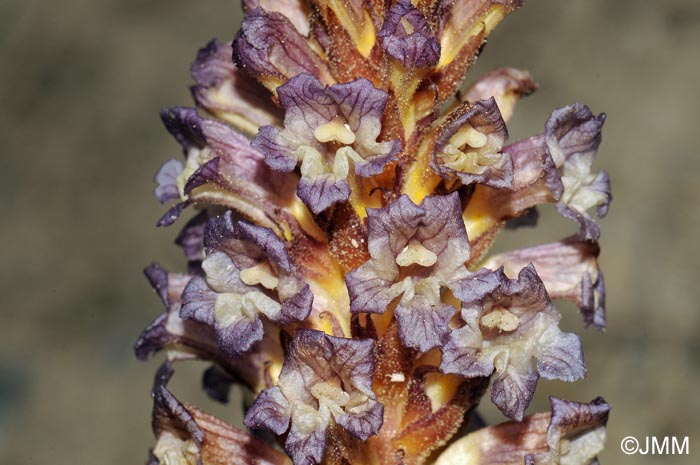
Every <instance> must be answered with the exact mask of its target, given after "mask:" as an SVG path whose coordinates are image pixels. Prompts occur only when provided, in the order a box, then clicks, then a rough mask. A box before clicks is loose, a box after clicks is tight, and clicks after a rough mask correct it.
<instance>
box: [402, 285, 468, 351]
mask: <svg viewBox="0 0 700 465" xmlns="http://www.w3.org/2000/svg"><path fill="white" fill-rule="evenodd" d="M454 313H455V308H454V307H452V306H450V305H444V304H440V303H438V304H433V303H431V302H430V301H429V299H427V298H426V297H424V296H421V295H416V296H415V297H414V298H413V299H411V300H410V301H409V302H407V303H406V304H404V303H403V302H401V303H400V304H399V305H398V306H397V307H396V310H395V311H394V315H395V316H396V321H397V322H398V325H399V335H400V336H401V341H402V342H403V343H404V344H405V345H406V346H408V347H411V348H413V349H416V350H418V351H419V352H422V353H424V352H428V351H429V350H430V349H434V348H435V347H439V346H440V345H441V344H442V343H443V342H444V340H445V338H446V337H447V335H448V334H449V332H450V330H449V327H448V323H449V322H450V319H451V318H452V315H454Z"/></svg>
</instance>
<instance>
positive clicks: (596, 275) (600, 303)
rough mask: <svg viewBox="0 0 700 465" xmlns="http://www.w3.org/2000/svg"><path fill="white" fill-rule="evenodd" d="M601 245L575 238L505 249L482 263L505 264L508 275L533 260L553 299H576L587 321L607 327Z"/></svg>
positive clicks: (489, 264)
mask: <svg viewBox="0 0 700 465" xmlns="http://www.w3.org/2000/svg"><path fill="white" fill-rule="evenodd" d="M599 252H600V248H599V247H598V244H597V243H595V242H589V241H581V240H579V239H578V238H576V237H571V238H568V239H564V240H562V241H559V242H554V243H551V244H544V245H539V246H536V247H529V248H526V249H519V250H514V251H511V252H505V253H502V254H499V255H495V256H493V257H490V258H489V259H488V260H487V261H486V262H484V263H483V266H484V267H486V268H491V269H494V270H495V269H497V268H499V267H501V266H502V267H504V270H505V273H506V274H507V275H509V276H516V275H517V274H518V272H519V271H520V270H521V269H523V268H524V267H525V266H527V265H528V264H529V263H532V264H533V265H534V267H535V268H536V269H537V274H538V275H539V277H540V278H541V279H542V282H543V283H544V286H545V288H546V289H547V293H548V294H549V296H550V297H551V298H552V299H565V300H570V301H572V302H575V303H576V304H577V305H578V307H579V308H580V310H581V315H582V316H583V320H584V323H585V324H586V325H587V326H588V325H593V326H594V327H596V328H598V329H604V328H605V283H604V280H603V273H602V271H600V267H599V266H598V254H599Z"/></svg>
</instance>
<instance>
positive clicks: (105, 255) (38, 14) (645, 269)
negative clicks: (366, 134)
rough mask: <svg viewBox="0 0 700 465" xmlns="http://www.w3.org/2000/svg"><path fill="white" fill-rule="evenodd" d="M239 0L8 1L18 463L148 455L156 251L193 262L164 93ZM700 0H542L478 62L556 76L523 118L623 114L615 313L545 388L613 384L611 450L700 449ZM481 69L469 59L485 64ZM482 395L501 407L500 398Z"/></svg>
mask: <svg viewBox="0 0 700 465" xmlns="http://www.w3.org/2000/svg"><path fill="white" fill-rule="evenodd" d="M239 21H240V14H239V6H238V4H237V2H236V1H223V0H201V1H198V2H192V1H185V0H167V1H166V0H149V1H144V0H102V1H94V0H72V1H71V2H70V3H69V2H41V1H38V0H21V1H20V0H4V1H2V2H0V83H1V85H0V153H1V155H0V160H1V161H0V192H1V194H0V202H1V203H0V205H1V206H2V215H1V216H0V218H1V219H0V244H2V246H0V299H1V300H0V302H2V314H1V316H2V321H1V322H0V341H1V344H2V345H1V347H2V350H0V463H3V464H4V463H7V464H18V465H19V464H43V463H51V464H53V465H62V464H71V465H72V464H90V463H94V464H98V463H99V464H102V465H110V464H115V465H116V464H120V465H123V464H138V463H142V462H143V461H144V459H145V457H146V453H147V449H148V447H149V446H150V445H151V444H152V443H153V438H152V435H151V432H150V430H149V418H150V406H151V401H150V398H149V389H150V384H151V379H152V375H153V373H154V370H155V368H156V367H157V364H158V362H157V361H155V360H153V361H151V362H150V363H146V364H142V363H139V362H137V361H136V360H135V359H134V357H133V355H132V351H131V344H132V343H133V341H134V340H135V339H136V337H137V336H138V334H139V332H140V331H141V329H142V328H143V327H144V326H145V325H146V324H147V323H148V322H149V321H150V320H151V319H152V318H153V317H155V316H156V315H157V314H158V313H159V312H160V311H161V307H160V303H159V301H158V299H157V298H156V297H155V295H153V294H152V292H151V290H150V289H149V287H148V285H147V283H146V281H145V279H143V277H142V275H141V268H142V267H143V266H144V265H146V264H148V263H149V262H150V261H151V260H158V261H160V262H161V263H162V264H163V265H165V266H166V267H170V268H178V267H182V266H183V265H184V263H183V260H182V259H181V258H180V255H179V250H178V249H176V247H175V246H174V245H173V244H172V240H173V238H174V237H175V235H176V232H177V229H164V230H158V229H156V228H155V227H154V223H155V221H156V219H157V218H158V217H159V215H160V214H161V213H162V212H163V208H162V207H161V206H160V205H159V204H158V203H157V202H156V200H155V199H153V198H152V197H151V191H152V189H153V183H152V180H151V178H152V175H153V173H154V172H155V171H156V170H157V168H158V166H159V165H160V163H161V162H163V161H164V160H166V159H168V158H171V157H176V156H179V153H180V150H179V148H178V147H177V146H176V144H175V143H174V141H172V140H171V138H170V137H169V135H168V134H167V133H166V132H165V131H164V130H163V128H162V127H161V124H160V121H159V118H158V114H157V112H158V110H159V109H160V108H161V107H164V106H170V105H175V104H189V103H190V98H189V93H188V90H187V86H188V84H189V83H190V78H189V64H190V62H191V61H192V59H193V57H194V55H195V53H196V51H197V49H198V48H199V47H200V46H202V45H204V44H205V43H206V42H207V41H208V40H209V39H211V38H212V37H219V38H221V39H226V40H227V39H230V38H231V37H232V36H233V34H234V32H235V30H236V29H237V27H238V24H239ZM699 44H700V3H698V2H697V1H694V0H665V1H656V2H654V1H639V0H615V1H609V0H572V1H567V2H562V1H560V0H539V1H535V0H530V1H529V2H527V4H526V5H525V7H524V8H523V9H522V10H520V11H519V12H517V13H515V14H514V15H511V16H510V17H508V18H507V19H506V20H505V21H504V22H503V23H502V24H501V26H499V28H498V29H497V30H496V32H495V33H494V34H493V35H492V37H491V39H490V41H489V43H488V45H487V46H486V48H485V51H484V53H483V54H482V56H481V58H480V59H479V61H478V63H477V65H476V67H475V68H474V69H473V71H472V73H471V74H470V76H469V78H471V79H473V78H474V77H475V76H476V75H478V74H479V73H481V72H485V71H487V70H489V69H491V68H494V67H498V66H505V65H510V66H516V67H521V68H524V69H528V70H530V71H531V72H532V74H533V75H534V76H535V78H536V79H537V80H538V82H539V83H540V85H541V87H540V90H539V91H538V92H536V93H535V94H534V95H532V96H530V97H528V98H527V99H526V100H525V101H523V102H522V104H521V105H519V107H518V110H517V113H516V116H515V118H514V119H513V121H512V124H511V135H512V138H513V139H515V138H519V137H524V136H526V135H529V134H534V133H537V132H540V131H541V130H542V127H543V124H544V121H545V120H546V118H547V116H548V114H549V112H550V111H551V110H552V109H554V108H557V107H560V106H562V105H565V104H568V103H571V102H573V101H576V100H578V101H581V102H583V103H587V104H588V105H590V106H591V108H592V109H593V110H594V111H595V112H601V111H605V112H607V113H608V121H607V123H606V126H605V131H604V140H603V144H602V147H601V149H600V152H599V158H598V160H599V161H598V166H601V167H605V168H606V169H607V170H608V171H609V172H610V175H611V178H612V180H613V189H614V190H613V193H614V197H615V199H614V202H613V204H612V208H611V211H610V215H609V217H608V218H606V219H605V220H604V221H603V237H602V248H603V255H602V264H603V266H604V270H605V273H606V281H607V284H608V330H607V331H606V332H605V333H599V332H596V331H594V330H586V331H583V330H582V327H581V324H580V322H579V319H578V318H577V316H576V315H575V313H576V310H575V308H574V307H573V306H567V305H563V306H562V311H563V313H565V314H567V315H568V316H567V317H566V318H565V321H564V327H565V329H567V330H576V331H583V333H584V348H585V353H586V359H587V363H588V373H589V377H588V379H587V380H585V381H582V382H578V383H575V384H572V385H566V384H563V383H553V382H542V383H541V384H540V389H539V392H538V395H537V398H536V401H535V402H534V405H533V407H532V409H531V410H533V411H534V410H544V409H547V408H548V404H547V395H549V394H553V393H556V394H558V395H562V396H564V397H567V398H571V399H575V400H581V401H587V400H590V399H592V398H593V397H595V396H597V395H603V396H604V397H605V398H606V400H608V401H609V402H610V403H611V404H612V405H613V408H614V410H613V412H612V416H611V420H610V423H609V436H608V449H607V451H606V452H605V453H604V454H603V455H602V457H601V462H602V463H607V464H615V465H629V464H640V465H644V464H656V463H658V464H661V463H663V464H668V465H671V464H691V463H692V464H694V463H698V452H696V451H697V449H698V448H699V447H700V420H699V419H700V391H699V390H698V386H699V385H700V342H699V341H700V308H699V307H700V285H699V284H698V279H699V278H700V273H699V270H700V266H699V265H698V264H699V263H700V247H699V246H698V239H697V235H698V231H700V183H699V182H698V178H699V176H700V156H699V155H698V142H697V141H698V135H699V133H700V132H699V131H698V128H697V125H698V121H700V105H698V103H700V92H699V91H698V85H700V84H699V83H700V60H699V58H700V55H698V45H699ZM469 78H468V79H469ZM572 231H573V225H572V224H570V223H568V222H567V221H566V220H563V219H560V218H557V217H556V215H553V214H551V210H547V209H545V214H544V217H543V219H542V221H541V224H540V226H539V227H538V228H537V229H536V230H531V231H520V232H518V233H506V234H504V235H503V236H502V239H501V240H500V241H499V243H498V248H499V250H503V249H507V248H509V247H516V246H521V245H529V244H536V243H541V242H544V241H550V240H555V239H557V238H559V237H562V236H563V235H565V234H569V233H570V232H572ZM201 369H202V367H201V366H199V365H196V364H194V365H191V366H181V367H180V368H179V369H178V373H177V375H176V379H175V381H174V384H173V389H174V390H175V391H176V393H177V394H178V396H180V397H181V398H184V399H188V400H191V401H194V402H196V403H198V404H201V405H203V406H204V407H205V409H207V410H209V411H213V412H214V413H217V414H218V415H221V416H222V417H224V418H225V419H228V420H230V421H232V422H234V423H238V424H240V423H239V422H240V412H239V409H238V406H237V403H236V402H234V404H233V405H231V406H228V407H221V406H217V405H214V404H213V403H211V402H209V401H207V400H206V399H204V397H203V396H202V395H201V394H200V393H199V374H200V372H201ZM484 412H485V416H486V417H487V418H489V419H490V420H492V421H500V417H499V415H498V414H497V413H496V412H495V411H494V409H493V408H492V407H491V406H490V402H488V401H485V402H484ZM630 435H631V436H636V437H638V438H641V439H643V438H644V437H646V436H658V437H664V436H677V437H679V438H681V439H682V438H683V437H685V436H688V437H689V438H690V452H691V455H690V456H664V457H659V456H656V457H653V456H639V455H637V456H625V455H623V454H622V453H621V452H620V448H619V444H620V440H621V439H622V438H623V437H625V436H630Z"/></svg>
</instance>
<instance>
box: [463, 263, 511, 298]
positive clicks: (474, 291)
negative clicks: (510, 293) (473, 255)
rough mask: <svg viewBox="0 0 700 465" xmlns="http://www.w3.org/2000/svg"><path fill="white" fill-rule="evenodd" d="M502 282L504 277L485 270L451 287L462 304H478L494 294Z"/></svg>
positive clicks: (480, 270)
mask: <svg viewBox="0 0 700 465" xmlns="http://www.w3.org/2000/svg"><path fill="white" fill-rule="evenodd" d="M501 282H502V275H501V273H499V272H496V271H490V270H487V269H484V268H481V269H479V270H478V271H476V272H474V273H470V274H469V276H467V277H466V278H464V279H461V280H459V281H456V282H454V283H452V284H451V285H450V289H451V290H452V293H453V294H454V295H455V297H457V298H458V299H459V300H461V301H462V302H469V303H472V302H477V301H480V300H482V299H483V298H484V297H486V296H487V295H488V294H490V293H491V292H493V290H494V289H496V288H497V287H498V286H499V285H500V284H501Z"/></svg>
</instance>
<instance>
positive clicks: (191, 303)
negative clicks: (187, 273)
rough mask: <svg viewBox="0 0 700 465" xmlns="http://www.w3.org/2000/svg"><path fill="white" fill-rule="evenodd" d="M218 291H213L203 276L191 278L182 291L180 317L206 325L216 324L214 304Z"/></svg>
mask: <svg viewBox="0 0 700 465" xmlns="http://www.w3.org/2000/svg"><path fill="white" fill-rule="evenodd" d="M215 303H216V292H214V291H212V290H211V289H210V288H209V286H208V285H207V282H206V281H205V279H204V278H202V277H199V276H197V277H194V278H192V279H191V280H190V282H189V283H188V284H187V287H185V290H184V292H183V293H182V308H181V309H180V318H183V319H185V320H192V321H196V322H198V323H204V324H206V325H212V324H214V304H215Z"/></svg>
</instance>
